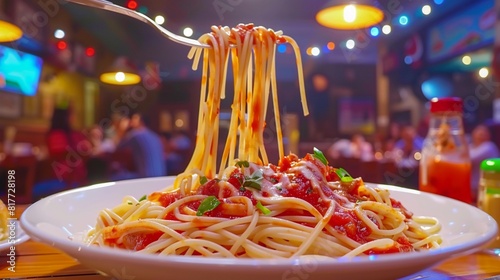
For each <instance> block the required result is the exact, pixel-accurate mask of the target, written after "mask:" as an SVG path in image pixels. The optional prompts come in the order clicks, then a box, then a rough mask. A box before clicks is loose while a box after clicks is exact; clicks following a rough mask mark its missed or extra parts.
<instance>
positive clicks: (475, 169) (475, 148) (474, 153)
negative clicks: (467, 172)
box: [469, 124, 500, 196]
mask: <svg viewBox="0 0 500 280" xmlns="http://www.w3.org/2000/svg"><path fill="white" fill-rule="evenodd" d="M469 154H470V159H471V188H472V194H473V195H474V196H475V195H477V191H478V186H479V176H480V166H481V162H482V161H483V160H485V159H488V158H496V157H499V156H500V152H499V150H498V147H497V146H496V145H495V143H494V142H493V141H491V133H490V130H489V129H488V127H487V126H486V125H482V124H481V125H478V126H476V127H475V128H474V130H472V133H471V144H470V146H469Z"/></svg>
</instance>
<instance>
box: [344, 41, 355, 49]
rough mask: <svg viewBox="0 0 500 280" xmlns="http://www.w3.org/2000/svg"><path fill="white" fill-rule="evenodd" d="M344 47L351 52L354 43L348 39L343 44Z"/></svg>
mask: <svg viewBox="0 0 500 280" xmlns="http://www.w3.org/2000/svg"><path fill="white" fill-rule="evenodd" d="M345 46H346V48H348V49H350V50H352V49H354V47H355V46H356V42H354V40H353V39H349V40H347V42H345Z"/></svg>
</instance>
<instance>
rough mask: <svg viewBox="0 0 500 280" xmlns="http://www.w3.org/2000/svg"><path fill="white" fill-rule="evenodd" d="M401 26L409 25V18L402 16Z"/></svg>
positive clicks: (400, 19)
mask: <svg viewBox="0 0 500 280" xmlns="http://www.w3.org/2000/svg"><path fill="white" fill-rule="evenodd" d="M399 24H401V25H407V24H408V17H407V16H401V17H399Z"/></svg>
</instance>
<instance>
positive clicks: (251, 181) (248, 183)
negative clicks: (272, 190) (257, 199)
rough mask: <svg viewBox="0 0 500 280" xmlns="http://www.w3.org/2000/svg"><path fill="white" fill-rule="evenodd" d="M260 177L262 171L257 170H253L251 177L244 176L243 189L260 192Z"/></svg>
mask: <svg viewBox="0 0 500 280" xmlns="http://www.w3.org/2000/svg"><path fill="white" fill-rule="evenodd" d="M262 175H263V173H262V170H260V169H257V170H255V172H254V173H252V175H250V176H245V181H244V182H243V187H248V188H253V189H256V190H259V191H260V190H261V186H262V180H263V179H264V177H262Z"/></svg>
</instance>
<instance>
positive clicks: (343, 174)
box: [335, 168, 353, 183]
mask: <svg viewBox="0 0 500 280" xmlns="http://www.w3.org/2000/svg"><path fill="white" fill-rule="evenodd" d="M335 173H336V174H337V175H338V176H339V178H340V181H342V182H343V183H350V182H352V180H353V179H352V177H351V175H349V173H347V171H346V170H345V169H344V168H337V169H335Z"/></svg>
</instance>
